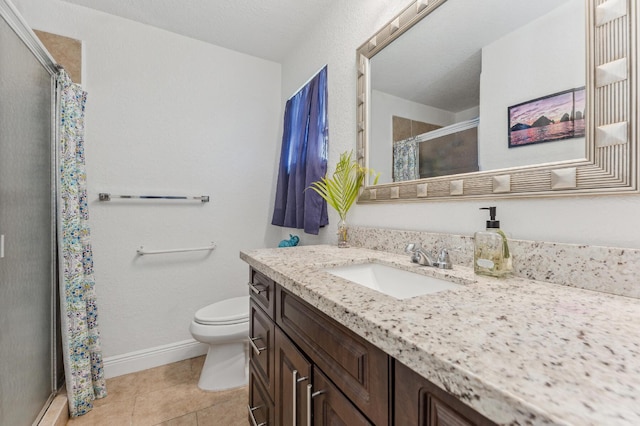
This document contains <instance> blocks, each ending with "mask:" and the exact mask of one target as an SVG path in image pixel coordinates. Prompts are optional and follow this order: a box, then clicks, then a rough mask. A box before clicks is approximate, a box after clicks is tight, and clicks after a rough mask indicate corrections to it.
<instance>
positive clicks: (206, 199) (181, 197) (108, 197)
mask: <svg viewBox="0 0 640 426" xmlns="http://www.w3.org/2000/svg"><path fill="white" fill-rule="evenodd" d="M112 198H125V199H140V200H142V199H144V200H199V201H202V202H203V203H208V202H209V196H208V195H200V196H195V197H189V196H185V195H113V194H109V193H106V192H101V193H99V194H98V199H99V200H100V201H111V199H112Z"/></svg>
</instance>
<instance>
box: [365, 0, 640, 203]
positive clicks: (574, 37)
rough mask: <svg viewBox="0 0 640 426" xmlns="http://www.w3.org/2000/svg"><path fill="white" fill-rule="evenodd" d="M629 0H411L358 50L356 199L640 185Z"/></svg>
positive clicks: (613, 189)
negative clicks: (369, 178) (372, 177)
mask: <svg viewBox="0 0 640 426" xmlns="http://www.w3.org/2000/svg"><path fill="white" fill-rule="evenodd" d="M637 19H638V18H637V11H636V7H635V6H634V5H633V4H631V2H629V1H628V0H606V1H603V0H586V1H585V0H539V1H536V2H531V1H528V0H488V1H484V2H469V1H464V0H418V1H415V2H413V3H411V4H410V5H409V6H408V7H407V8H405V9H404V10H403V11H402V12H401V13H400V14H399V15H398V16H396V17H395V18H394V19H393V20H391V22H389V23H388V24H387V25H385V26H384V27H383V28H382V29H380V30H379V31H378V32H377V33H376V34H375V35H374V36H373V37H371V38H370V39H369V40H367V42H365V43H364V44H363V45H362V46H361V47H360V48H359V49H358V51H357V60H358V62H357V66H358V76H357V89H358V97H357V108H358V110H357V111H358V123H357V134H358V136H357V137H358V140H357V155H358V161H359V162H360V164H362V165H364V166H367V167H371V168H373V169H375V170H376V171H378V172H380V173H381V178H380V180H379V184H378V185H376V186H370V185H367V186H366V187H365V189H364V190H363V191H362V193H361V195H360V197H359V199H358V201H359V202H381V201H382V202H389V201H402V200H405V201H415V200H441V199H452V198H482V197H492V198H496V197H523V196H547V195H549V196H553V195H578V194H594V193H621V192H637V190H638V188H637V170H636V166H637V155H638V154H637V123H636V122H635V120H631V119H630V118H631V117H635V116H636V115H637V110H636V108H637V106H636V103H637V84H636V83H637V78H638V75H637V74H638V71H637V64H636V62H637V58H636V55H637V45H636V42H637V26H638V25H637Z"/></svg>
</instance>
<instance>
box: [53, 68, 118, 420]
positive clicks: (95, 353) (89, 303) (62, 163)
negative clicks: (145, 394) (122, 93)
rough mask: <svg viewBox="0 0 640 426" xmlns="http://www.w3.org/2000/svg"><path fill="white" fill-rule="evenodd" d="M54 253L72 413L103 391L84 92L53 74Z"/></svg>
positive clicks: (64, 75)
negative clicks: (55, 147) (55, 103)
mask: <svg viewBox="0 0 640 426" xmlns="http://www.w3.org/2000/svg"><path fill="white" fill-rule="evenodd" d="M57 83H58V111H57V113H58V132H59V135H58V136H59V138H58V144H59V146H58V172H59V175H58V256H59V259H60V268H59V269H60V311H61V312H60V315H61V323H62V327H61V328H62V333H61V334H62V352H63V356H64V371H65V380H66V384H67V395H68V398H69V409H70V412H71V416H73V417H75V416H80V415H82V414H85V413H87V412H88V411H90V410H91V409H92V408H93V400H94V399H96V398H103V397H105V396H106V395H107V389H106V384H105V378H104V370H103V367H102V352H101V349H100V333H99V331H98V307H97V305H96V294H95V290H94V286H95V282H94V279H93V254H92V250H91V241H90V232H89V225H88V223H87V220H88V216H89V214H88V213H89V212H88V206H87V188H86V175H85V170H84V108H85V102H86V99H87V93H86V92H85V91H83V90H82V87H81V86H80V85H78V84H75V83H73V82H72V81H71V79H70V78H69V76H68V75H67V73H66V72H65V71H64V70H62V71H61V72H60V74H59V75H58V79H57Z"/></svg>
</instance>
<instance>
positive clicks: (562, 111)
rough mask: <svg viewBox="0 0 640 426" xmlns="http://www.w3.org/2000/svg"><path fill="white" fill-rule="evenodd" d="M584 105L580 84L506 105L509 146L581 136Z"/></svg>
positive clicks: (583, 122) (583, 130)
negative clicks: (572, 87) (576, 86)
mask: <svg viewBox="0 0 640 426" xmlns="http://www.w3.org/2000/svg"><path fill="white" fill-rule="evenodd" d="M585 108H586V92H585V88H584V86H583V87H578V88H574V89H569V90H564V91H562V92H557V93H553V94H550V95H546V96H543V97H540V98H536V99H531V100H529V101H526V102H522V103H519V104H517V105H512V106H510V107H508V108H507V118H508V133H509V137H508V140H509V148H516V147H522V146H528V145H533V144H538V143H543V142H554V141H561V140H565V139H573V138H581V137H585V119H586V117H585Z"/></svg>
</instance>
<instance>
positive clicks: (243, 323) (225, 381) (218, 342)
mask: <svg viewBox="0 0 640 426" xmlns="http://www.w3.org/2000/svg"><path fill="white" fill-rule="evenodd" d="M189 331H190V332H191V335H192V336H193V338H194V339H196V340H198V341H199V342H202V343H206V344H208V345H209V351H208V352H207V358H206V359H205V362H204V366H203V367H202V372H201V373H200V381H199V382H198V387H199V388H200V389H203V390H210V391H218V390H224V389H231V388H236V387H240V386H244V385H246V384H247V381H248V368H247V367H248V364H247V359H248V358H247V350H248V343H247V339H248V336H249V296H243V297H234V298H231V299H226V300H221V301H220V302H216V303H213V304H211V305H209V306H205V307H204V308H202V309H199V310H198V311H197V312H196V314H195V315H194V318H193V321H191V326H190V327H189Z"/></svg>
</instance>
